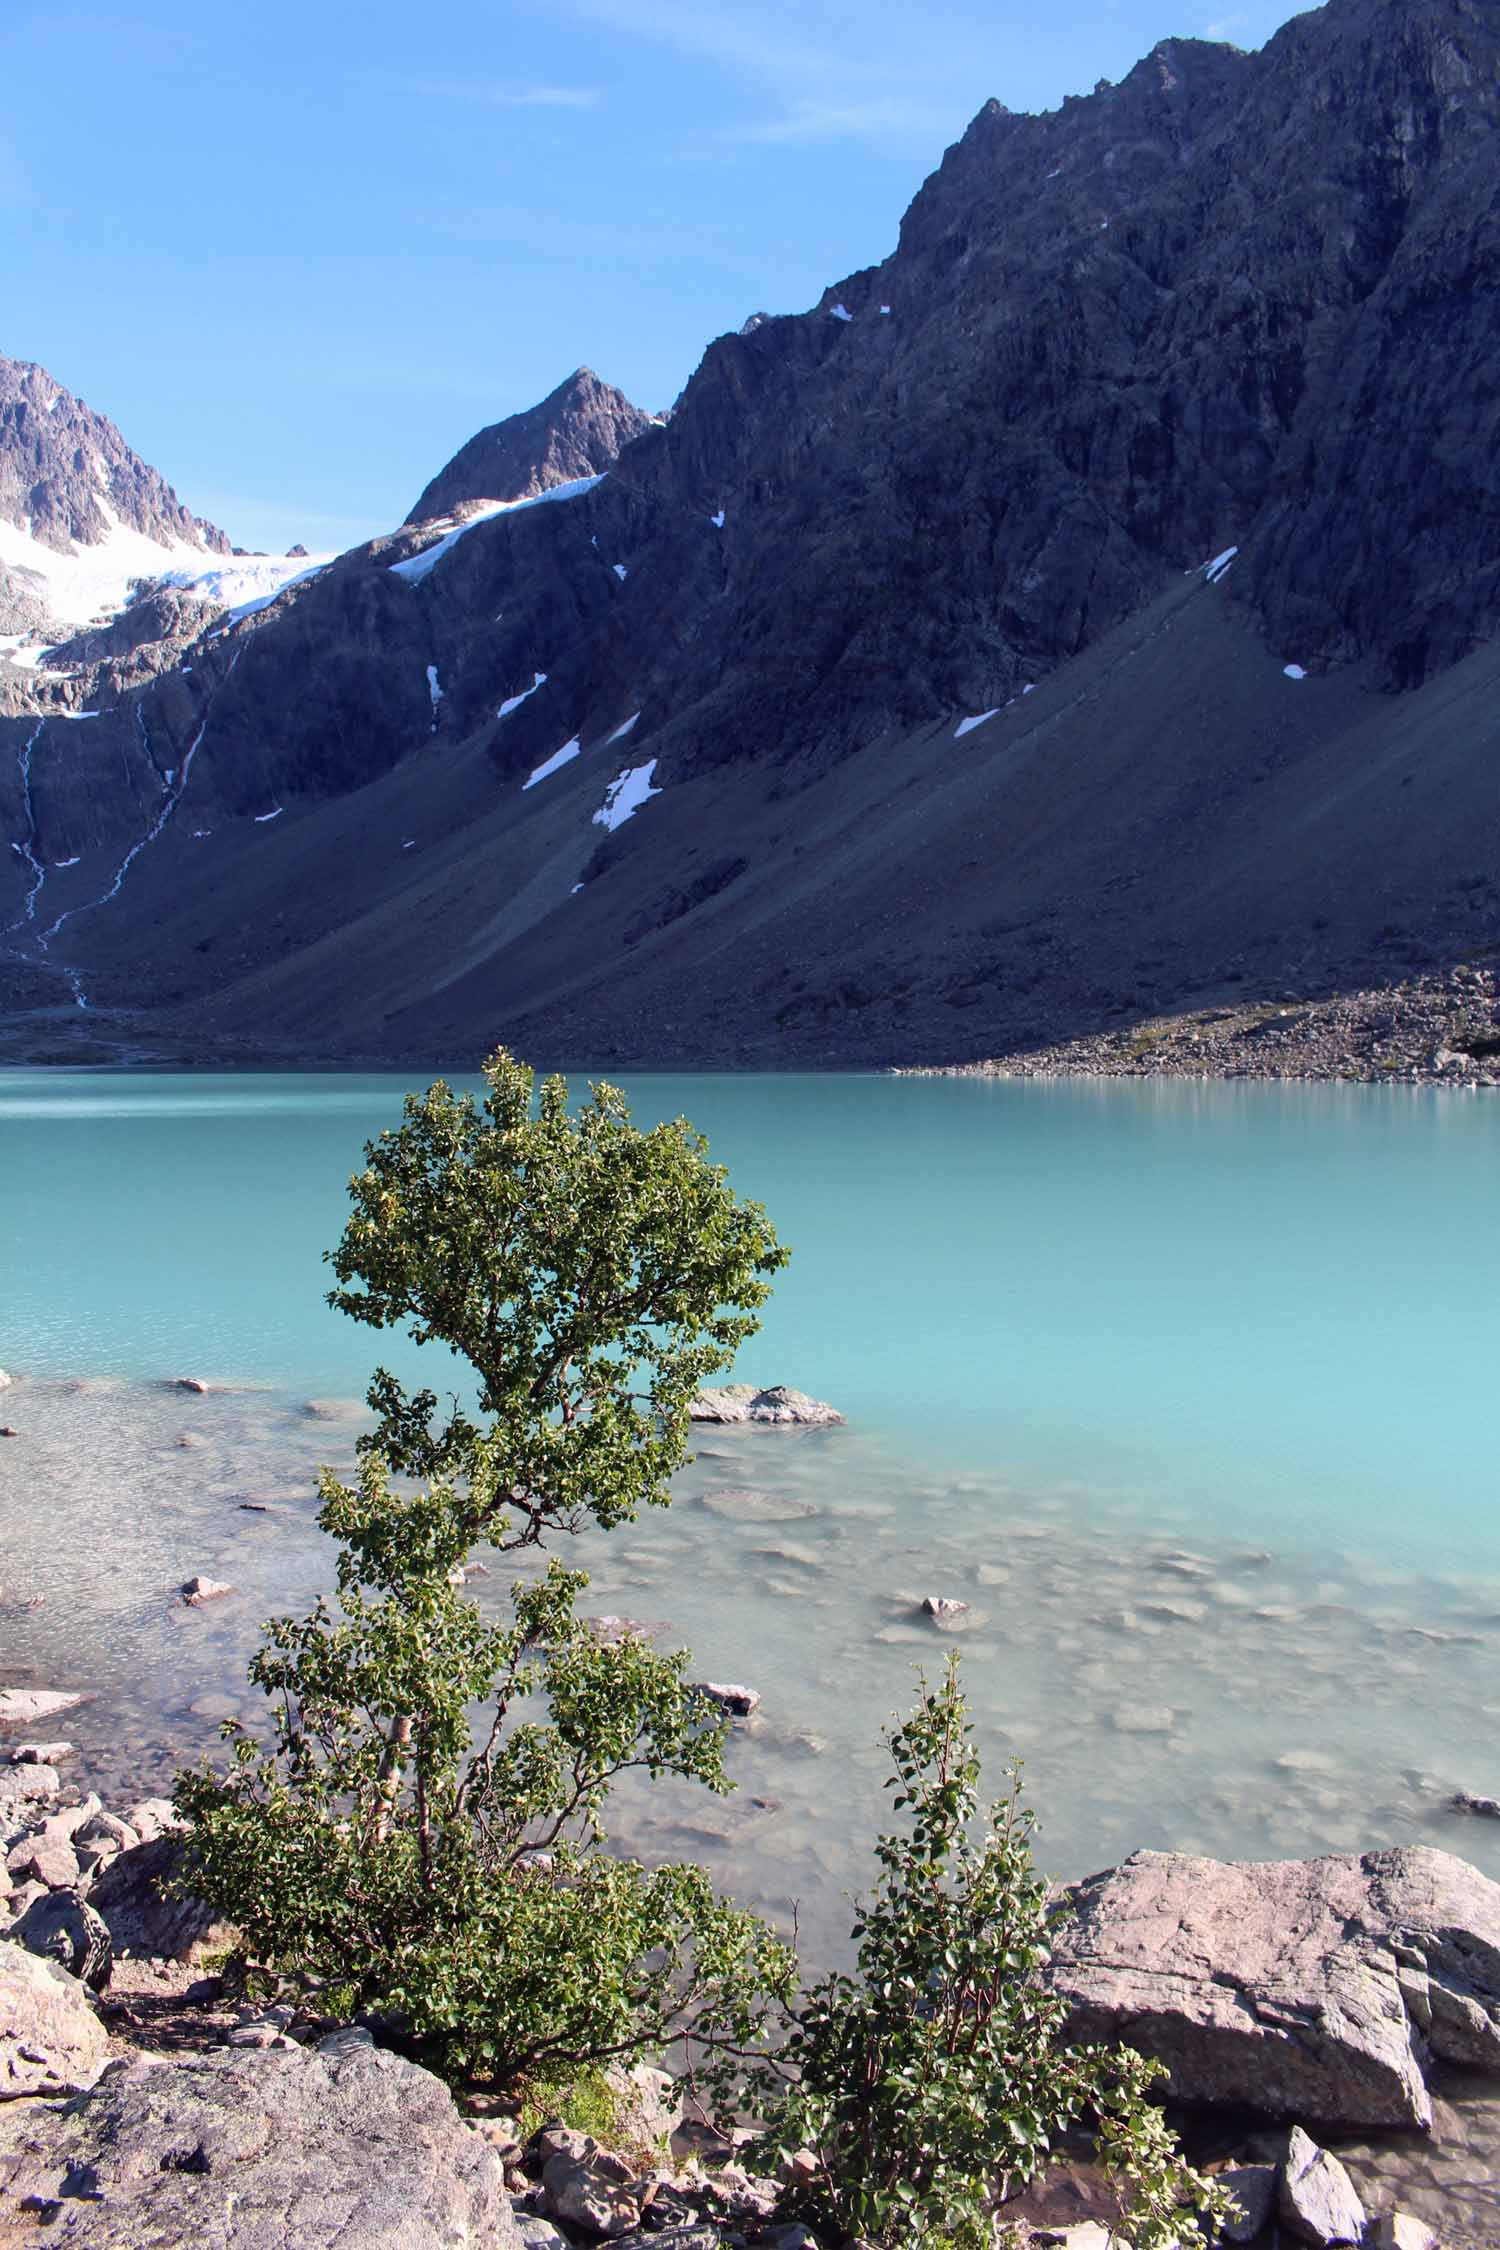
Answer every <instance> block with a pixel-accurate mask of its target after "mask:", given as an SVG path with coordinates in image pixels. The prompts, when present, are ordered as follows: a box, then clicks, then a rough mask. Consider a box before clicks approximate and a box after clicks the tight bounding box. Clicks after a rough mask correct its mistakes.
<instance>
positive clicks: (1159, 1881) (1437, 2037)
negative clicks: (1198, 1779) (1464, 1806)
mask: <svg viewBox="0 0 1500 2250" xmlns="http://www.w3.org/2000/svg"><path fill="white" fill-rule="evenodd" d="M1070 1895H1071V1897H1072V1900H1073V1903H1074V1905H1075V1907H1076V1909H1077V1913H1076V1918H1075V1919H1074V1920H1073V1921H1072V1922H1070V1923H1066V1924H1064V1925H1063V1927H1062V1928H1061V1929H1060V1930H1059V1931H1058V1933H1057V1936H1056V1941H1055V1944H1054V1949H1053V1961H1052V1967H1051V1969H1050V1971H1049V1972H1048V1973H1049V1977H1050V1981H1051V1983H1052V1985H1053V1987H1054V1989H1055V1990H1057V1991H1058V1992H1060V1993H1061V1994H1062V1995H1063V1997H1064V1998H1065V1999H1066V2000H1067V2001H1068V2003H1069V2007H1070V2014H1069V2021H1068V2036H1069V2037H1070V2038H1072V2039H1079V2040H1081V2039H1101V2040H1114V2041H1121V2040H1124V2041H1128V2042H1129V2044H1130V2045H1132V2046H1134V2047H1137V2048H1139V2049H1140V2050H1141V2051H1142V2052H1143V2053H1146V2054H1151V2055H1155V2056H1157V2057H1159V2058H1160V2060H1161V2061H1163V2062H1164V2063H1165V2064H1166V2065H1167V2068H1168V2070H1169V2071H1170V2073H1171V2090H1172V2093H1173V2095H1174V2096H1175V2097H1176V2098H1177V2099H1179V2100H1182V2101H1196V2102H1208V2103H1216V2102H1217V2103H1224V2104H1229V2105H1231V2106H1246V2105H1247V2106H1249V2107H1251V2108H1254V2109H1258V2110H1260V2111H1261V2112H1262V2113H1263V2114H1264V2115H1266V2116H1269V2117H1275V2118H1285V2119H1301V2118H1305V2119H1308V2120H1310V2121H1313V2122H1317V2123H1320V2124H1325V2125H1344V2126H1351V2127H1360V2128H1366V2129H1373V2128H1378V2127H1387V2126H1396V2127H1403V2126H1405V2127H1409V2126H1417V2127H1421V2128H1425V2127H1427V2126H1428V2125H1429V2124H1430V2123H1431V2120H1432V2102H1431V2098H1430V2096H1429V2094H1428V2090H1427V2084H1426V2077H1425V2069H1426V2065H1427V2063H1428V2061H1429V2059H1430V2058H1431V2057H1434V2056H1435V2057H1437V2058H1438V2059H1440V2060H1442V2061H1444V2062H1451V2063H1454V2064H1456V2065H1458V2066H1460V2067H1462V2068H1464V2069H1468V2070H1479V2071H1490V2072H1495V2073H1497V2074H1500V1885H1497V1884H1495V1883H1492V1882H1490V1881H1489V1880H1488V1878H1487V1877H1485V1876H1483V1875H1481V1874H1480V1873H1479V1872H1478V1870H1477V1869H1475V1868H1473V1867H1470V1866H1469V1865H1468V1864H1467V1863H1466V1862H1465V1861H1463V1860H1461V1859H1456V1858H1454V1857H1453V1855H1452V1854H1451V1853H1449V1852H1440V1851H1432V1850H1429V1849H1426V1848H1417V1849H1411V1850H1399V1851H1380V1852H1366V1853H1364V1854H1363V1855H1362V1856H1359V1857H1355V1856H1352V1855H1351V1856H1343V1855H1338V1856H1332V1857H1329V1858H1326V1859H1310V1860H1275V1861H1268V1862H1263V1863H1262V1862H1233V1863H1226V1862H1224V1861H1220V1860H1213V1859H1199V1858H1195V1857H1191V1856H1189V1855H1187V1854H1185V1853H1177V1852H1137V1853H1136V1854H1134V1856H1133V1857H1132V1858H1130V1859H1128V1860H1126V1861H1125V1862H1124V1864H1123V1865H1122V1866H1120V1867H1118V1868H1113V1869H1110V1870H1108V1871H1107V1872H1106V1873H1104V1874H1102V1875H1096V1876H1092V1877H1090V1879H1089V1880H1088V1881H1087V1882H1085V1883H1082V1884H1079V1885H1077V1886H1076V1887H1075V1888H1074V1890H1073V1891H1072V1893H1071V1894H1070Z"/></svg>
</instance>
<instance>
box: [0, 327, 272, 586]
mask: <svg viewBox="0 0 1500 2250" xmlns="http://www.w3.org/2000/svg"><path fill="white" fill-rule="evenodd" d="M0 522H3V523H7V524H10V525H11V526H13V527H14V528H15V529H16V530H19V531H23V532H24V533H25V534H26V536H27V537H28V538H30V539H33V540H35V541H36V542H37V544H38V545H39V546H42V547H45V548H48V549H50V550H51V551H52V552H53V553H54V554H60V555H66V554H67V553H68V552H69V551H70V549H71V547H73V546H80V547H97V546H101V545H102V544H103V543H104V541H105V540H106V539H108V538H109V536H110V533H111V532H112V531H113V530H115V529H116V528H118V527H119V526H121V525H123V526H124V528H125V529H126V530H128V531H133V532H138V533H140V534H141V536H142V537H143V538H146V539H150V540H153V541H155V542H156V543H157V544H158V545H161V546H169V545H172V544H182V545H187V546H194V547H201V548H205V549H208V550H210V551H212V552H213V553H216V554H227V553H228V552H229V541H228V539H227V538H226V537H225V535H224V533H223V532H222V531H220V530H219V529H218V527H217V525H215V524H211V523H207V522H204V521H203V520H202V519H201V518H200V517H197V516H194V515H193V514H192V513H191V512H190V511H189V510H188V509H187V508H185V507H184V506H183V505H182V502H181V501H180V500H179V499H178V497H177V495H176V493H175V492H174V491H173V490H172V487H171V486H170V485H169V484H168V483H167V481H166V479H165V478H164V477H163V476H161V475H160V473H159V472H158V471H157V470H155V469H153V468H152V467H151V466H150V465H149V464H148V463H147V462H145V461H143V460H142V459H141V457H140V455H139V454H138V453H136V452H134V451H132V449H131V447H130V446H128V445H127V444H126V442H125V440H124V438H123V437H122V436H121V434H120V432H119V431H118V430H117V429H116V427H115V425H114V423H113V422H111V421H109V420H108V419H107V418H106V416H104V415H102V414H97V413H95V411H94V409H93V408H92V407H90V406H87V405H85V403H84V401H83V400H82V399H81V398H78V397H75V395H74V394H73V392H72V391H70V390H68V389H66V388H65V387H64V385H63V384H61V383H59V382H58V381H57V379H56V377H55V376H53V375H51V374H49V373H48V371H47V369H46V368H45V367H40V366H38V365H37V363H36V362H35V361H34V360H24V359H6V358H5V357H3V356H0Z"/></svg>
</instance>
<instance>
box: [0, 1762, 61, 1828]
mask: <svg viewBox="0 0 1500 2250" xmlns="http://www.w3.org/2000/svg"><path fill="white" fill-rule="evenodd" d="M61 1788H62V1775H61V1774H60V1773H59V1772H58V1770H57V1768H56V1766H37V1765H24V1766H6V1767H4V1768H3V1769H0V1817H3V1816H5V1815H9V1814H14V1813H17V1812H24V1811H25V1810H26V1808H28V1807H30V1806H33V1805H41V1804H46V1803H47V1801H48V1800H49V1799H50V1798H52V1797H55V1796H56V1795H57V1794H58V1792H59V1790H60V1789H61Z"/></svg>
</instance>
